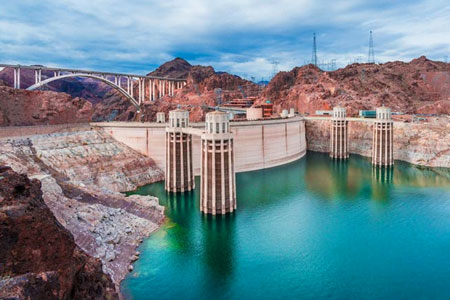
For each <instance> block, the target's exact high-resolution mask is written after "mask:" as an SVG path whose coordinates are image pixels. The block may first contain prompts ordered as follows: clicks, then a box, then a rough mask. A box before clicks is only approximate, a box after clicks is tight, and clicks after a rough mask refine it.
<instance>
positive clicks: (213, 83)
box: [93, 58, 261, 121]
mask: <svg viewBox="0 0 450 300" xmlns="http://www.w3.org/2000/svg"><path fill="white" fill-rule="evenodd" d="M149 75H154V76H163V77H174V78H187V85H186V86H185V87H183V88H182V89H179V90H177V91H176V93H175V96H174V97H168V96H166V97H163V98H161V99H159V100H158V101H156V102H155V103H148V104H145V105H144V110H143V114H142V115H141V116H139V119H140V120H142V121H154V120H155V119H156V117H155V115H156V112H158V111H164V112H168V111H169V110H171V109H175V108H176V107H177V105H182V106H183V107H185V108H186V109H188V110H190V111H191V121H200V120H202V119H203V118H204V115H205V112H206V110H205V109H203V108H202V106H204V105H208V106H216V105H217V103H216V99H217V93H218V92H219V91H218V90H217V89H220V90H221V92H220V93H221V96H222V102H226V101H229V100H231V99H233V98H240V97H242V96H243V93H244V94H246V96H252V95H258V94H259V92H260V90H261V87H260V86H259V85H257V84H255V83H252V82H250V81H248V80H245V79H242V78H240V77H239V76H235V75H232V74H228V73H225V72H216V71H215V70H214V68H213V67H211V66H208V67H205V66H192V65H190V64H189V63H188V62H187V61H185V60H183V59H181V58H176V59H174V60H172V61H170V62H167V63H165V64H163V65H161V66H160V67H159V68H158V69H156V70H155V71H154V72H151V73H149ZM136 88H137V87H135V89H136ZM136 92H137V90H136ZM146 97H147V98H148V94H147V95H146ZM135 112H136V109H135V108H134V107H133V106H132V105H131V104H130V103H129V102H128V101H126V100H125V99H123V97H122V96H121V95H120V94H119V93H117V92H112V93H111V97H108V98H106V99H105V100H104V101H103V102H102V103H99V104H98V105H97V106H96V112H95V113H94V116H93V119H94V120H96V121H104V120H120V121H126V120H132V119H134V118H135Z"/></svg>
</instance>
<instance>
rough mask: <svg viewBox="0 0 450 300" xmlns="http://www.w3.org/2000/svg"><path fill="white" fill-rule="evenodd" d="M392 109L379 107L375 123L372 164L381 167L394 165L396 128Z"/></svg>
mask: <svg viewBox="0 0 450 300" xmlns="http://www.w3.org/2000/svg"><path fill="white" fill-rule="evenodd" d="M393 124H394V123H393V121H392V118H391V110H390V109H389V108H387V107H384V106H383V107H379V108H377V118H376V119H375V121H374V123H373V143H372V164H373V165H375V166H380V167H389V166H392V165H394V147H393V144H394V141H393V136H394V128H393Z"/></svg>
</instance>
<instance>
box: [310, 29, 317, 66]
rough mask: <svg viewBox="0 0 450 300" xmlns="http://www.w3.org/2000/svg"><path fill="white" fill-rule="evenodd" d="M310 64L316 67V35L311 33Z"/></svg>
mask: <svg viewBox="0 0 450 300" xmlns="http://www.w3.org/2000/svg"><path fill="white" fill-rule="evenodd" d="M311 63H312V64H313V65H315V66H316V67H317V45H316V33H315V32H314V33H313V51H312V58H311Z"/></svg>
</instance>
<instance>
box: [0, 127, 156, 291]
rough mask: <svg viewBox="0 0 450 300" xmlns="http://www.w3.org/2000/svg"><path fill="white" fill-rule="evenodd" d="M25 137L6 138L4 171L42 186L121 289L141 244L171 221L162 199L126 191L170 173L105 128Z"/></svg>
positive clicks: (1, 150)
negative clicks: (160, 226)
mask: <svg viewBox="0 0 450 300" xmlns="http://www.w3.org/2000/svg"><path fill="white" fill-rule="evenodd" d="M24 136H26V137H16V138H9V139H3V140H0V165H6V164H7V165H9V166H10V167H11V168H13V170H14V171H16V172H18V173H24V174H25V173H26V174H28V176H30V177H31V178H37V179H39V180H40V181H41V184H42V193H43V199H44V201H45V203H46V204H47V205H48V207H49V208H50V209H51V211H52V212H53V214H54V215H55V217H56V219H57V220H58V222H59V223H61V224H62V225H63V226H64V227H65V228H66V229H68V230H69V231H70V232H71V233H72V235H73V236H74V239H75V243H76V244H77V245H78V246H79V247H80V248H81V249H82V250H83V251H85V252H86V253H88V254H89V255H91V256H93V257H95V258H99V259H100V260H101V262H102V264H103V265H102V268H103V271H104V272H105V273H106V274H108V275H109V276H111V279H112V281H113V282H114V284H116V285H117V286H118V285H119V283H120V281H121V280H122V279H123V278H124V277H125V276H126V274H127V273H128V270H129V268H130V267H131V266H130V264H131V262H133V261H134V260H136V259H137V257H138V255H139V253H137V252H136V248H137V247H138V245H139V244H140V241H142V239H143V238H144V237H146V236H148V235H149V234H150V233H151V232H153V231H154V230H156V229H157V228H158V227H159V225H160V224H161V222H162V221H163V219H164V215H163V208H162V207H161V206H159V205H158V201H157V198H155V197H150V196H130V197H125V196H124V195H123V194H121V193H119V191H120V192H123V191H128V190H133V189H135V188H136V187H137V186H141V185H145V184H148V183H151V182H154V181H158V180H161V179H162V178H163V172H162V171H161V170H160V169H159V168H157V167H156V165H155V163H154V162H153V160H152V159H150V158H148V157H146V156H144V155H141V154H139V153H137V152H136V151H134V150H132V149H130V148H128V147H127V146H125V145H123V144H121V143H119V142H117V141H115V140H114V139H112V138H111V137H110V136H109V135H107V134H105V133H104V132H103V131H102V130H90V129H89V128H87V129H86V128H84V127H83V128H81V129H79V130H78V129H75V130H70V131H67V132H59V133H50V134H43V135H32V136H27V134H26V133H24ZM0 214H1V213H0Z"/></svg>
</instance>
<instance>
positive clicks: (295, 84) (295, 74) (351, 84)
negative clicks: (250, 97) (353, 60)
mask: <svg viewBox="0 0 450 300" xmlns="http://www.w3.org/2000/svg"><path fill="white" fill-rule="evenodd" d="M266 99H271V100H272V101H273V102H274V104H275V108H276V109H277V110H281V109H283V108H290V107H295V108H297V109H298V111H299V112H301V113H306V112H308V113H314V112H315V111H316V110H322V109H326V110H328V109H331V108H332V107H333V106H335V105H342V106H345V107H347V109H348V113H349V114H350V115H351V114H355V113H357V111H358V110H360V109H374V108H376V107H378V106H381V105H382V104H385V105H386V106H389V107H391V108H392V109H393V110H394V111H401V112H405V113H435V114H448V113H450V64H446V63H443V62H436V61H431V60H428V59H427V58H425V57H420V58H418V59H414V60H412V61H411V62H409V63H404V62H399V61H396V62H388V63H385V64H380V65H377V64H352V65H349V66H347V67H345V68H342V69H339V70H336V71H333V72H323V71H321V70H320V69H318V68H317V67H315V66H313V65H307V66H303V67H297V68H294V69H292V70H291V71H289V72H280V73H278V74H277V75H276V76H275V77H274V78H273V79H272V81H271V82H270V83H269V85H268V86H267V88H266V89H265V91H264V94H263V97H262V98H261V99H260V100H259V101H260V102H262V101H264V100H266Z"/></svg>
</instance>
